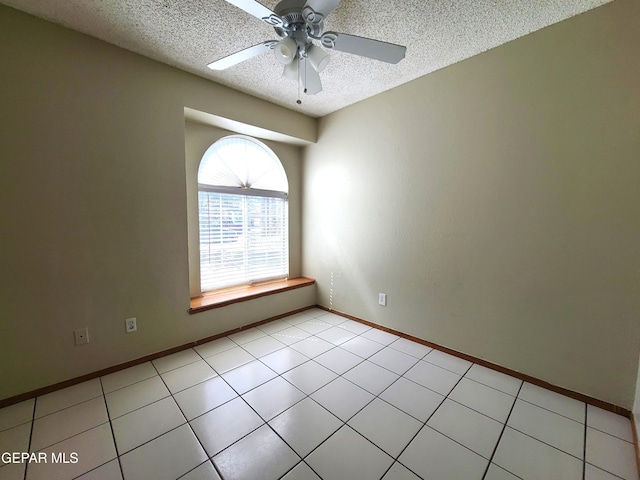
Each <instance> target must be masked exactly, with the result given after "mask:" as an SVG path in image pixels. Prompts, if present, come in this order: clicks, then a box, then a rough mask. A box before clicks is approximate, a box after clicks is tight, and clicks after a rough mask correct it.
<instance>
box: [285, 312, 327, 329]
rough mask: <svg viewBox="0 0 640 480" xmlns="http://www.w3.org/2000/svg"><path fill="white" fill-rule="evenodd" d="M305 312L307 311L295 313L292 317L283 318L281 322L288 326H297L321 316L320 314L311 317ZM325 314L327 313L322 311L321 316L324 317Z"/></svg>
mask: <svg viewBox="0 0 640 480" xmlns="http://www.w3.org/2000/svg"><path fill="white" fill-rule="evenodd" d="M307 312H308V310H307V311H304V312H300V313H295V314H293V315H289V316H288V317H284V318H283V319H282V320H284V321H285V322H287V323H288V324H290V325H297V324H299V323H303V322H308V321H309V320H313V318H315V317H319V316H321V314H316V315H311V314H309V313H307ZM325 313H327V312H324V311H323V313H322V315H324V314H325Z"/></svg>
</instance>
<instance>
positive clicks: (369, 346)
mask: <svg viewBox="0 0 640 480" xmlns="http://www.w3.org/2000/svg"><path fill="white" fill-rule="evenodd" d="M340 347H341V348H344V349H345V350H347V351H349V352H351V353H355V354H356V355H358V356H359V357H362V358H369V357H370V356H371V355H373V354H374V353H376V352H378V351H380V350H382V349H383V348H384V345H382V344H381V343H378V342H374V341H373V340H369V339H368V338H364V337H362V336H360V337H355V338H352V339H351V340H348V341H346V342H344V343H343V344H342V345H340Z"/></svg>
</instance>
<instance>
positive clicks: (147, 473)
mask: <svg viewBox="0 0 640 480" xmlns="http://www.w3.org/2000/svg"><path fill="white" fill-rule="evenodd" d="M206 459H207V455H206V454H205V452H204V450H203V449H202V447H201V446H200V444H199V443H198V440H197V439H196V437H195V435H194V434H193V432H192V431H191V429H190V428H189V426H188V425H183V426H181V427H178V428H176V429H175V430H171V431H170V432H168V433H165V434H164V435H162V436H161V437H158V438H156V439H155V440H152V441H151V442H149V443H145V444H144V445H142V446H141V447H138V448H136V449H135V450H132V451H130V452H129V453H126V454H124V455H123V456H122V457H120V463H121V465H122V471H123V472H124V477H125V478H126V479H127V480H165V479H166V480H173V479H176V478H178V477H180V476H182V475H184V474H185V473H187V472H189V471H191V470H193V469H194V468H195V467H197V466H198V465H199V464H201V463H202V462H204V461H205V460H206Z"/></svg>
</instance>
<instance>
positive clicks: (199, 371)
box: [162, 360, 218, 393]
mask: <svg viewBox="0 0 640 480" xmlns="http://www.w3.org/2000/svg"><path fill="white" fill-rule="evenodd" d="M217 375H218V374H217V373H216V371H215V370H214V369H213V368H211V367H210V366H209V364H208V363H207V362H205V361H204V360H200V361H197V362H195V363H190V364H189V365H185V366H184V367H179V368H176V369H174V370H171V371H169V372H166V373H163V374H162V379H163V380H164V383H166V384H167V387H169V390H170V391H171V393H177V392H179V391H181V390H184V389H185V388H189V387H193V386H194V385H197V384H198V383H202V382H204V381H205V380H209V379H210V378H213V377H215V376H217Z"/></svg>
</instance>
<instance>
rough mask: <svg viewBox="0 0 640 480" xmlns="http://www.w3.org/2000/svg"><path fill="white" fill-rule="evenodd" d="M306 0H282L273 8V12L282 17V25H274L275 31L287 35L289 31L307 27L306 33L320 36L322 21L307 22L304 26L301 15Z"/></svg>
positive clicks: (282, 35) (279, 34) (280, 34)
mask: <svg viewBox="0 0 640 480" xmlns="http://www.w3.org/2000/svg"><path fill="white" fill-rule="evenodd" d="M305 3H306V0H282V1H281V2H280V3H278V5H276V7H275V8H274V10H273V11H274V12H275V13H276V14H277V15H279V16H280V18H282V21H283V26H282V27H274V29H275V31H276V33H277V34H278V36H280V37H283V38H284V37H287V36H289V34H290V32H291V31H296V30H305V28H308V29H309V30H308V33H309V34H310V35H313V36H314V37H318V36H320V34H321V33H322V28H323V22H319V23H317V24H309V25H306V26H305V19H304V17H303V16H302V9H303V7H304V6H305Z"/></svg>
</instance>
